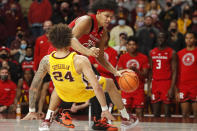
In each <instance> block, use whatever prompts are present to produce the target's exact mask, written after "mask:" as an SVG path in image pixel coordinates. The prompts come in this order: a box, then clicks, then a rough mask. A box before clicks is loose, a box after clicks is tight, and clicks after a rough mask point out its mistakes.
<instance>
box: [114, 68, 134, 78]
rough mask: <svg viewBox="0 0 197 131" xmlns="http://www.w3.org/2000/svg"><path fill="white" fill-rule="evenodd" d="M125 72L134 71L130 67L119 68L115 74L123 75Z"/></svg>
mask: <svg viewBox="0 0 197 131" xmlns="http://www.w3.org/2000/svg"><path fill="white" fill-rule="evenodd" d="M124 72H134V71H133V70H130V69H123V70H119V71H117V72H116V73H115V74H114V76H119V77H120V76H122V73H124Z"/></svg>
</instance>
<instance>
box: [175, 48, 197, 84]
mask: <svg viewBox="0 0 197 131" xmlns="http://www.w3.org/2000/svg"><path fill="white" fill-rule="evenodd" d="M178 60H179V72H178V73H179V75H178V82H179V84H180V85H182V84H187V85H188V84H189V85H192V86H195V87H197V48H195V50H192V51H187V50H186V48H185V49H182V50H181V51H179V52H178Z"/></svg>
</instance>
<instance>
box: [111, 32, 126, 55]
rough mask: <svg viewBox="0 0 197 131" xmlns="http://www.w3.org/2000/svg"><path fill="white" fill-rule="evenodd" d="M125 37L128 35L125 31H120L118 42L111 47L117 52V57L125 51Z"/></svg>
mask: <svg viewBox="0 0 197 131" xmlns="http://www.w3.org/2000/svg"><path fill="white" fill-rule="evenodd" d="M127 38H128V36H127V34H126V33H124V32H122V33H120V34H119V39H120V43H119V44H118V45H117V46H114V47H113V48H114V49H115V50H116V51H117V53H118V58H119V56H120V55H121V54H124V53H126V51H127V49H126V42H127Z"/></svg>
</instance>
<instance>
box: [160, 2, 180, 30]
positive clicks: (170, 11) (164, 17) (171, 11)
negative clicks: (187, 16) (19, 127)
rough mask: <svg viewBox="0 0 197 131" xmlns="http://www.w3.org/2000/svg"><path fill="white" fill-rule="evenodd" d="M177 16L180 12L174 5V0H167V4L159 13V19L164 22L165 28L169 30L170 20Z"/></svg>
mask: <svg viewBox="0 0 197 131" xmlns="http://www.w3.org/2000/svg"><path fill="white" fill-rule="evenodd" d="M177 18H178V12H177V10H176V8H175V7H174V5H173V0H166V5H165V7H164V9H162V11H161V13H160V15H159V19H160V20H161V21H162V22H163V23H162V25H163V29H164V30H167V29H168V27H169V24H170V22H171V21H172V20H174V19H177Z"/></svg>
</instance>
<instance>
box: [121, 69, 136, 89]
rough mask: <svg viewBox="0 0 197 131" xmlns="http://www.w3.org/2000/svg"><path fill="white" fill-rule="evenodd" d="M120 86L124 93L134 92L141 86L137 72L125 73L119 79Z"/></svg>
mask: <svg viewBox="0 0 197 131" xmlns="http://www.w3.org/2000/svg"><path fill="white" fill-rule="evenodd" d="M119 86H120V89H121V90H122V91H125V92H133V91H135V90H136V89H137V88H138V86H139V78H138V76H137V74H136V73H135V72H124V73H123V74H122V76H121V77H120V78H119Z"/></svg>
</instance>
